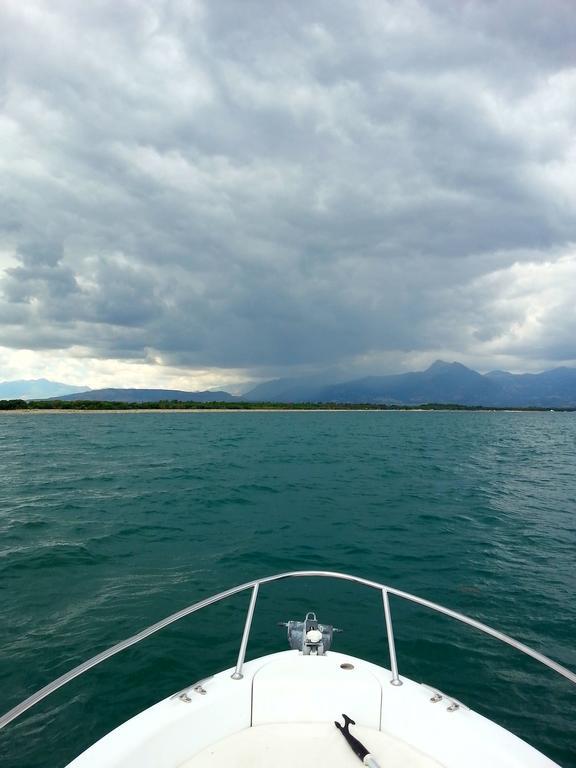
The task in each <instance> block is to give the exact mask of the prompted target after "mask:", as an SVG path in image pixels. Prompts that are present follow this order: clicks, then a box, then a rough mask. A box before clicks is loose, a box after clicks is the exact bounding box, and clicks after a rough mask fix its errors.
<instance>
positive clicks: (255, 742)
mask: <svg viewBox="0 0 576 768" xmlns="http://www.w3.org/2000/svg"><path fill="white" fill-rule="evenodd" d="M351 732H352V733H353V734H354V736H356V738H358V739H359V740H360V741H361V742H362V743H363V744H364V745H365V747H366V749H369V750H370V753H371V754H372V755H373V756H374V757H375V758H376V760H377V761H378V763H379V764H380V765H381V766H382V768H442V766H441V763H438V762H436V760H433V759H431V758H430V757H427V756H426V755H424V754H422V753H421V752H418V751H417V750H415V749H414V748H413V747H410V746H409V745H408V744H406V743H405V742H403V741H400V740H399V739H396V738H394V737H393V736H391V735H389V734H387V733H384V732H382V731H376V730H374V729H372V728H362V727H360V726H353V727H352V729H351ZM295 765H297V766H298V768H318V766H322V765H325V766H330V767H331V768H359V766H360V765H361V762H360V760H359V759H358V758H357V757H356V755H354V753H353V752H352V750H351V749H350V747H349V746H348V744H347V743H346V741H345V739H344V737H343V736H342V734H341V733H340V732H339V731H338V730H337V728H336V726H335V725H334V724H333V723H283V724H270V725H257V726H254V727H252V728H246V729H244V730H242V731H239V732H238V733H235V734H233V735H232V736H228V737H227V738H225V739H222V740H221V741H218V742H216V743H215V744H212V745H210V746H209V747H207V748H206V749H204V750H202V752H199V753H198V754H197V755H195V756H194V757H193V758H191V759H190V760H187V761H186V762H185V763H183V764H182V765H181V766H180V768H219V767H220V766H226V768H230V766H235V768H248V767H250V768H270V766H274V768H294V766H295Z"/></svg>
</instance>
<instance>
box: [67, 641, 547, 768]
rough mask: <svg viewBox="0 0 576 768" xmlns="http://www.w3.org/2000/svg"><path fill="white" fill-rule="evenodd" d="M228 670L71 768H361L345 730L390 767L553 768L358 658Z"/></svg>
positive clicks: (290, 658) (272, 660) (298, 658)
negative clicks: (236, 674) (341, 723)
mask: <svg viewBox="0 0 576 768" xmlns="http://www.w3.org/2000/svg"><path fill="white" fill-rule="evenodd" d="M233 671H234V670H233V669H229V670H226V671H224V672H221V673H219V674H217V675H215V676H214V677H211V678H209V679H207V680H205V681H202V682H201V683H200V684H196V685H195V686H191V687H190V688H187V689H185V690H184V691H182V692H180V693H178V694H175V695H174V696H172V697H170V698H168V699H165V700H164V701H161V702H160V703H158V704H156V705H155V706H153V707H150V708H149V709H147V710H145V711H144V712H142V713H141V714H139V715H137V716H136V717H134V718H132V719H131V720H128V721H127V722H126V723H124V724H123V725H121V726H120V727H119V728H117V729H116V730H114V731H112V732H111V733H110V734H108V735H107V736H105V737H104V738H103V739H101V740H100V741H99V742H97V743H96V744H94V745H93V746H92V747H91V748H90V749H88V750H87V751H86V752H84V753H83V754H81V755H80V756H79V757H78V758H76V759H75V760H74V761H73V762H72V763H70V766H69V768H128V767H129V766H130V768H136V767H138V768H204V767H205V766H214V767H217V766H238V767H240V766H267V768H268V767H269V766H276V767H277V768H282V766H290V768H293V766H294V765H295V764H298V765H299V766H302V767H303V768H305V767H306V766H314V767H315V768H317V766H318V765H330V766H350V768H353V766H355V765H357V766H360V765H361V761H360V760H359V759H358V758H357V757H356V756H355V755H354V754H353V752H352V751H351V749H350V747H349V746H348V744H347V743H346V741H345V739H344V737H343V736H342V734H341V733H340V732H339V731H338V730H337V729H336V727H335V726H334V721H335V720H341V719H342V713H346V714H347V715H349V716H350V717H351V718H353V720H354V721H355V722H356V726H352V729H351V731H352V733H353V734H354V735H355V736H356V737H357V738H359V739H360V740H361V741H362V743H363V744H364V745H365V746H366V747H367V748H368V749H369V750H370V752H371V754H372V755H373V756H374V758H375V759H376V760H377V761H378V763H379V764H380V765H381V766H386V768H400V766H402V767H403V768H437V767H438V766H444V768H463V767H464V766H466V768H481V767H482V768H485V767H486V766H491V768H500V767H501V768H552V767H553V766H555V765H556V764H555V763H553V762H552V761H551V760H549V759H548V758H547V757H545V756H544V755H542V754H540V753H539V752H538V751H536V750H535V749H534V748H533V747H531V746H529V745H528V744H526V743H525V742H523V741H522V740H521V739H519V738H518V737H516V736H514V735H513V734H512V733H510V732H509V731H507V730H505V729H504V728H501V727H500V726H498V725H496V724H495V723H493V722H491V721H490V720H487V719H486V718H484V717H482V716H481V715H478V714H477V713H475V712H473V711H472V710H469V709H467V708H466V707H464V706H463V705H457V704H454V703H453V702H452V701H451V700H450V699H449V698H447V697H445V696H443V697H440V696H439V695H435V694H434V691H432V690H431V689H430V688H428V687H426V686H424V685H420V684H418V683H415V682H413V681H411V680H409V679H407V678H404V677H402V683H403V684H402V685H398V686H395V685H391V684H390V671H388V670H387V669H384V668H383V667H379V666H377V665H375V664H371V663H369V662H366V661H363V660H362V659H357V658H354V657H351V656H348V655H346V654H341V653H335V652H332V651H330V652H328V653H327V654H326V655H325V656H315V655H310V656H305V655H302V654H301V653H299V652H298V651H295V650H291V651H284V652H281V653H276V654H272V655H269V656H264V657H261V658H258V659H255V660H254V661H250V662H247V663H245V665H244V667H243V670H242V672H243V677H242V678H241V679H233V678H232V673H233Z"/></svg>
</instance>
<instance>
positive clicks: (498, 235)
mask: <svg viewBox="0 0 576 768" xmlns="http://www.w3.org/2000/svg"><path fill="white" fill-rule="evenodd" d="M570 5H571V4H570V3H566V2H563V1H562V0H546V1H545V0H510V1H507V2H496V1H494V2H488V1H486V0H482V1H480V0H478V1H477V2H476V1H473V0H470V1H469V2H465V3H458V4H454V3H451V2H447V1H446V2H440V1H439V0H428V1H426V2H425V1H424V0H421V2H417V1H416V0H389V2H378V3H376V2H372V1H369V0H363V1H362V2H358V3H347V2H334V1H333V0H331V1H330V2H328V1H327V0H326V1H324V0H316V1H315V2H312V3H308V4H305V5H304V4H294V3H293V2H288V1H284V0H282V1H280V0H279V1H278V2H275V3H269V2H265V1H264V0H250V1H249V2H242V3H238V2H233V1H232V0H230V1H229V2H217V3H212V2H199V1H198V2H194V1H193V0H162V1H161V0H138V2H123V3H118V2H114V1H113V0H100V1H99V2H95V3H78V2H75V0H56V1H55V2H48V0H28V1H27V2H26V3H24V4H22V3H17V2H16V1H15V0H6V1H5V2H4V3H3V4H2V6H1V8H0V17H1V19H0V21H1V23H0V49H1V50H2V51H3V55H2V62H1V74H0V77H1V81H0V99H1V102H0V106H1V111H0V173H1V174H2V183H1V186H0V228H1V234H0V237H1V239H0V250H1V251H2V252H3V253H5V254H9V259H10V263H8V264H7V266H6V268H5V271H4V273H3V277H2V279H1V283H0V290H1V291H2V294H1V298H0V346H4V347H7V348H14V349H19V348H27V349H58V350H63V352H61V353H60V354H65V351H66V350H71V352H70V354H73V353H74V352H73V350H74V349H78V348H82V350H83V351H82V354H85V355H92V356H93V357H95V358H103V359H122V360H142V361H144V362H146V361H154V364H155V365H158V364H166V365H175V366H185V367H186V366H188V367H190V368H191V369H195V368H211V367H212V368H227V369H230V368H238V369H249V370H251V371H253V372H254V373H255V375H258V374H264V373H266V372H270V371H283V370H284V369H286V368H289V367H292V368H302V369H305V368H307V367H308V368H311V369H313V368H319V369H320V368H328V367H332V366H354V365H360V366H365V367H367V368H370V367H374V368H378V366H382V365H385V364H387V363H386V361H388V364H392V363H393V364H394V365H396V366H398V365H401V364H402V363H403V362H405V363H406V364H408V363H410V362H411V361H413V360H419V359H424V358H425V357H426V356H427V355H429V356H436V355H437V354H438V353H442V352H444V351H447V352H448V353H450V354H452V355H453V356H457V357H459V358H461V359H465V360H468V361H471V362H474V363H475V364H477V365H479V366H480V367H483V366H484V367H492V365H493V364H494V362H495V361H501V360H503V361H508V362H509V363H510V365H511V366H513V367H516V368H522V367H523V366H524V367H528V368H529V367H531V366H534V365H537V364H539V363H542V364H548V363H554V362H555V361H562V362H566V361H574V360H576V342H574V341H573V339H576V319H575V318H574V315H573V313H571V312H570V310H569V307H570V306H571V303H570V302H571V291H570V289H571V288H572V289H573V288H576V275H575V273H574V270H571V269H570V268H567V267H566V265H567V264H568V265H570V264H572V262H573V260H574V259H576V251H575V250H574V247H573V245H572V244H573V243H574V242H575V241H576V182H575V181H574V179H576V143H575V136H576V133H575V131H574V128H575V123H576V99H574V93H575V89H576V63H575V56H574V44H573V40H574V39H575V37H574V35H575V32H576V29H575V27H576V20H575V17H574V14H573V12H572V11H573V8H572V10H571V8H570ZM542 265H544V266H542ZM534 268H536V272H535V273H534V274H538V275H539V276H540V277H542V274H543V273H542V272H538V268H541V269H544V271H545V275H546V284H547V286H548V288H547V290H546V291H545V292H544V293H541V292H539V289H538V285H537V284H533V283H531V282H530V275H531V274H532V271H531V270H533V269H534ZM390 361H392V363H390Z"/></svg>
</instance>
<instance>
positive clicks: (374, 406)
mask: <svg viewBox="0 0 576 768" xmlns="http://www.w3.org/2000/svg"><path fill="white" fill-rule="evenodd" d="M156 410H157V411H190V410H192V411H367V410H368V411H552V410H553V411H563V412H568V411H575V410H576V408H568V407H565V408H562V407H559V408H546V407H538V406H526V407H516V406H514V407H506V406H502V407H494V406H482V405H458V404H453V403H423V404H420V405H399V404H386V403H275V402H240V403H238V402H234V403H229V402H219V401H213V402H197V401H194V400H186V401H183V400H158V401H155V402H136V403H121V402H117V401H106V400H20V399H17V400H0V411H156Z"/></svg>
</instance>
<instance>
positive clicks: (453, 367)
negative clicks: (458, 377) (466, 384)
mask: <svg viewBox="0 0 576 768" xmlns="http://www.w3.org/2000/svg"><path fill="white" fill-rule="evenodd" d="M469 370H471V369H470V368H467V367H466V366H465V365H463V364H462V363H456V362H452V363H447V362H446V361H445V360H435V361H434V362H433V363H432V365H431V366H430V367H429V368H427V369H426V373H428V372H430V371H432V372H434V373H436V372H438V373H439V372H441V371H469Z"/></svg>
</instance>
